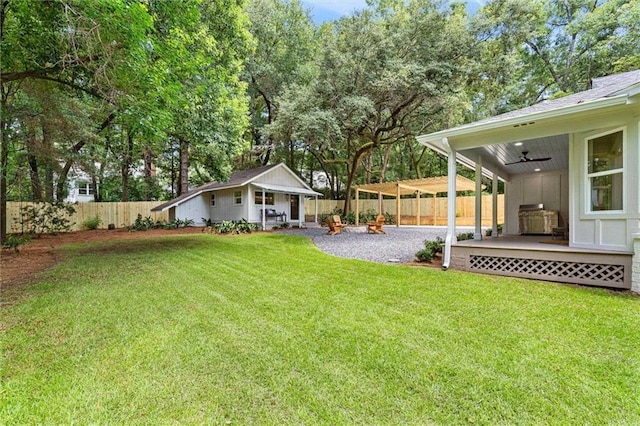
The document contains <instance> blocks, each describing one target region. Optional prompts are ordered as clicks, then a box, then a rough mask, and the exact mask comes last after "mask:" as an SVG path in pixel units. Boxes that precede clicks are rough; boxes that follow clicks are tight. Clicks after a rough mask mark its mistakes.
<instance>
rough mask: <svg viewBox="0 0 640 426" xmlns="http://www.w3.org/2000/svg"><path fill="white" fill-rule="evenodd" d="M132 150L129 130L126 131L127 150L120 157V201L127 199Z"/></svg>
mask: <svg viewBox="0 0 640 426" xmlns="http://www.w3.org/2000/svg"><path fill="white" fill-rule="evenodd" d="M132 152H133V136H132V135H131V131H128V132H127V152H126V153H125V155H124V156H123V159H122V169H121V174H122V201H129V172H130V171H131V160H132Z"/></svg>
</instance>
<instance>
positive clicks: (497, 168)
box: [460, 134, 569, 178]
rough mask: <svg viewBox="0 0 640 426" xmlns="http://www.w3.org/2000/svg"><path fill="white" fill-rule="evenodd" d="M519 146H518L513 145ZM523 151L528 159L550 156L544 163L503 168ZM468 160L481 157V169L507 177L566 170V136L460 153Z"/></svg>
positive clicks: (567, 162) (567, 164)
mask: <svg viewBox="0 0 640 426" xmlns="http://www.w3.org/2000/svg"><path fill="white" fill-rule="evenodd" d="M516 143H521V144H522V145H516ZM523 151H528V154H527V157H528V158H545V157H551V159H550V160H548V161H528V162H523V163H517V164H512V165H508V166H506V165H505V164H506V163H511V162H514V161H518V159H519V158H520V156H521V155H522V152H523ZM460 153H461V154H462V155H464V156H465V157H467V158H469V159H470V160H472V161H477V160H478V158H479V157H480V158H482V165H483V167H485V168H487V169H490V170H492V171H494V172H496V173H498V175H500V176H502V177H505V178H509V176H512V175H519V174H527V173H536V170H535V169H540V170H539V171H538V172H539V173H544V172H550V171H555V170H566V169H568V168H569V136H568V135H566V134H564V135H554V136H546V137H542V138H536V139H527V140H521V141H518V140H515V141H513V142H508V143H500V144H495V145H488V146H483V147H477V148H471V149H467V150H463V151H461V152H460Z"/></svg>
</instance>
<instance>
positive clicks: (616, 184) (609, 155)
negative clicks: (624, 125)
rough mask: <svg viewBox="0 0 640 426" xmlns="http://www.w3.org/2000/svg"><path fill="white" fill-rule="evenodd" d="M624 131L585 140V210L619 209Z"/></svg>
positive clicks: (622, 191)
mask: <svg viewBox="0 0 640 426" xmlns="http://www.w3.org/2000/svg"><path fill="white" fill-rule="evenodd" d="M623 142H624V132H623V131H622V130H619V131H617V132H614V133H609V134H606V135H601V136H598V137H594V138H591V139H587V181H588V186H587V188H589V195H588V199H589V211H591V212H600V211H621V210H623V208H624V206H623V203H622V201H623V197H624V188H623V182H624V180H623V176H624V161H623V159H624V157H623V145H624V143H623Z"/></svg>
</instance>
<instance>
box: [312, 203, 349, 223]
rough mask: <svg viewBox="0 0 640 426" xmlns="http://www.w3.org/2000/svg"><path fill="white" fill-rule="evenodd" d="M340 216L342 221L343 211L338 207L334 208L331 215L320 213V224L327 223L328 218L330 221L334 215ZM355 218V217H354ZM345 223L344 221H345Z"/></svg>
mask: <svg viewBox="0 0 640 426" xmlns="http://www.w3.org/2000/svg"><path fill="white" fill-rule="evenodd" d="M336 214H337V215H338V216H340V220H342V219H343V218H342V210H341V209H339V208H338V207H336V208H334V209H333V211H332V212H330V213H320V214H319V215H318V222H319V223H321V224H323V225H324V223H325V222H326V221H327V218H329V219H333V215H336ZM354 217H355V216H354ZM343 222H344V221H343Z"/></svg>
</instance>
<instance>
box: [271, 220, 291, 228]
mask: <svg viewBox="0 0 640 426" xmlns="http://www.w3.org/2000/svg"><path fill="white" fill-rule="evenodd" d="M290 226H291V225H289V222H282V223H280V224H275V225H274V226H273V228H271V229H287V228H289V227H290Z"/></svg>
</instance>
